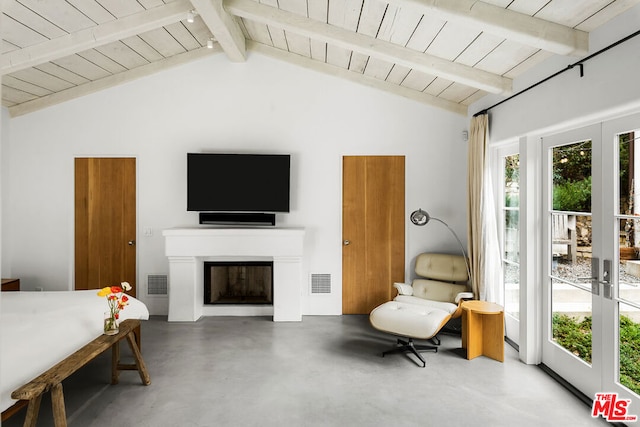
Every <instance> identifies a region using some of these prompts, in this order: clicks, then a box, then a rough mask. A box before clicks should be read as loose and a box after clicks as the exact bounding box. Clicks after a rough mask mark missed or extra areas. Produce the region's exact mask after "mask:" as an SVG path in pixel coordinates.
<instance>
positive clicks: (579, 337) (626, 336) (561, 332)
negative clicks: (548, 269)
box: [552, 313, 640, 394]
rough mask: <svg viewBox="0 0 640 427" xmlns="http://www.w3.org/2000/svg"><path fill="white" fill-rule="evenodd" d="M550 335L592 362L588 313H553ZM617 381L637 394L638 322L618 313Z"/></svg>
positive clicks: (639, 378) (639, 382)
mask: <svg viewBox="0 0 640 427" xmlns="http://www.w3.org/2000/svg"><path fill="white" fill-rule="evenodd" d="M552 327H553V338H554V339H555V340H556V342H557V343H558V344H559V345H561V346H562V347H564V348H565V349H567V350H568V351H570V352H571V353H573V354H575V355H576V356H578V357H580V358H581V359H582V360H584V361H586V362H589V363H591V317H590V316H588V317H585V318H584V319H583V320H578V319H576V318H575V317H569V316H567V315H566V314H558V313H553V325H552ZM620 383H622V385H624V386H625V387H627V388H629V389H630V390H632V391H633V392H634V393H637V394H640V324H639V323H635V322H634V321H633V320H631V319H629V318H628V317H627V316H620Z"/></svg>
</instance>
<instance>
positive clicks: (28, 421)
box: [23, 394, 42, 427]
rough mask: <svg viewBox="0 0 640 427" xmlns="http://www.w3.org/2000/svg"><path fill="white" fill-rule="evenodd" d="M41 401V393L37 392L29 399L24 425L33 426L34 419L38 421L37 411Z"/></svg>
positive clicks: (26, 426) (34, 423)
mask: <svg viewBox="0 0 640 427" xmlns="http://www.w3.org/2000/svg"><path fill="white" fill-rule="evenodd" d="M41 401H42V395H41V394H39V395H37V396H36V397H34V398H33V399H31V400H29V405H28V406H27V415H26V416H25V418H24V424H23V426H24V427H35V426H36V421H38V412H40V402H41Z"/></svg>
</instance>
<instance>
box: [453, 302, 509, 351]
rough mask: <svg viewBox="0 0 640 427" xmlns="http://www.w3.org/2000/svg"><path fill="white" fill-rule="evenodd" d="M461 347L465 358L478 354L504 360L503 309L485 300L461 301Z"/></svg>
mask: <svg viewBox="0 0 640 427" xmlns="http://www.w3.org/2000/svg"><path fill="white" fill-rule="evenodd" d="M462 348H463V349H466V350H467V359H468V360H471V359H473V358H475V357H478V356H480V355H483V356H487V357H490V358H492V359H495V360H498V361H500V362H504V309H503V308H502V306H501V305H498V304H494V303H492V302H486V301H465V302H463V303H462Z"/></svg>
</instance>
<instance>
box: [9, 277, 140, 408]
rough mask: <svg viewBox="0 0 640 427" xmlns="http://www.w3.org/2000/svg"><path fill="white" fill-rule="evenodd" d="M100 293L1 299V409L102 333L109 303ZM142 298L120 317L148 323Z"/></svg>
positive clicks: (31, 294)
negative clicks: (16, 393) (17, 392)
mask: <svg viewBox="0 0 640 427" xmlns="http://www.w3.org/2000/svg"><path fill="white" fill-rule="evenodd" d="M97 292H98V291H97V290H95V289H94V290H89V291H69V292H3V293H2V295H1V296H0V411H4V410H5V409H7V408H9V407H11V406H12V405H13V404H14V403H16V400H14V399H12V398H11V392H12V391H13V390H15V389H17V388H18V387H20V386H22V385H23V384H25V383H27V382H29V381H31V380H32V379H33V378H35V377H36V376H38V375H40V374H41V373H42V372H44V371H46V370H47V369H49V368H50V367H52V366H53V365H55V364H56V363H58V362H60V361H61V360H63V359H65V358H66V357H67V356H69V355H71V354H72V353H74V352H75V351H76V350H78V349H80V348H82V347H83V346H85V345H86V344H88V343H89V342H90V341H92V340H93V339H95V338H96V337H97V336H99V335H100V334H102V327H103V326H102V322H103V313H104V312H105V311H107V301H106V298H104V297H99V296H97ZM148 318H149V311H148V310H147V307H146V306H145V305H144V303H142V302H141V301H140V300H137V299H135V298H131V297H130V298H129V305H128V306H127V307H126V308H124V309H123V310H122V311H121V312H120V319H121V320H125V319H140V320H147V319H148Z"/></svg>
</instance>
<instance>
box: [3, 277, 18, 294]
mask: <svg viewBox="0 0 640 427" xmlns="http://www.w3.org/2000/svg"><path fill="white" fill-rule="evenodd" d="M19 290H20V279H2V292H7V291H19Z"/></svg>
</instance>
